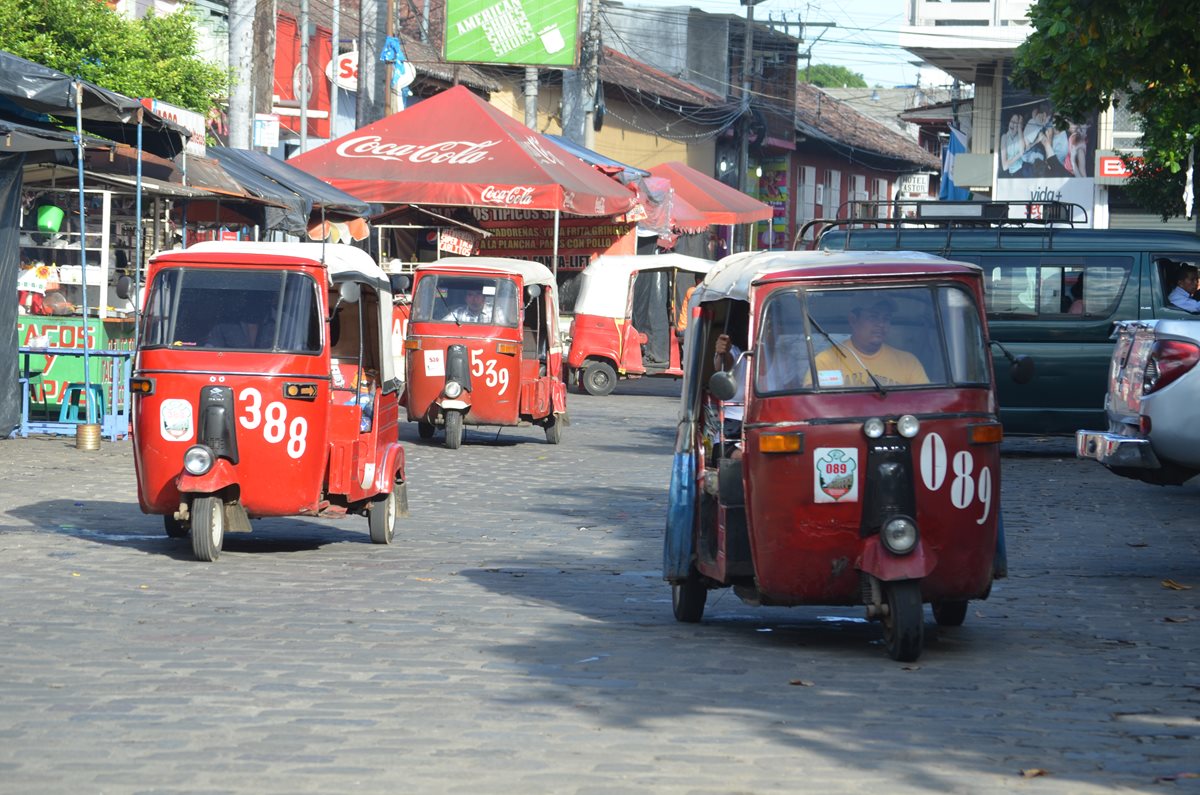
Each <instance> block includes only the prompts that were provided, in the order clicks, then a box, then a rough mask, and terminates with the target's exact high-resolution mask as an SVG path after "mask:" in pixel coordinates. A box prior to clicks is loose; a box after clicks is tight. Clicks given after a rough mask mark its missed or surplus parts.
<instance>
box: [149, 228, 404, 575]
mask: <svg viewBox="0 0 1200 795" xmlns="http://www.w3.org/2000/svg"><path fill="white" fill-rule="evenodd" d="M398 278H399V279H404V278H407V277H398ZM147 281H148V284H149V289H148V292H147V293H146V298H145V302H144V305H143V322H142V326H141V334H140V338H139V340H138V348H137V354H136V363H135V367H134V373H133V378H132V381H131V387H130V389H131V392H132V394H133V396H134V399H135V400H134V416H135V421H134V426H133V440H134V467H135V469H136V472H137V482H138V501H139V503H140V504H141V508H142V510H143V511H144V512H146V513H153V514H161V515H162V516H163V520H164V523H165V525H166V531H167V534H168V535H170V536H172V537H182V536H184V535H187V534H189V533H190V534H191V540H192V550H193V552H194V553H195V555H196V558H197V559H199V560H205V561H213V560H216V559H217V557H218V556H219V555H220V552H221V546H222V543H223V540H224V536H225V533H226V532H227V531H229V532H235V531H249V530H250V520H251V519H254V518H258V517H268V516H329V515H344V514H361V515H365V516H366V517H367V520H368V526H369V529H370V538H371V541H372V542H374V543H377V544H389V543H391V541H392V538H393V534H394V532H395V523H396V517H397V516H398V515H403V514H405V513H406V512H407V498H406V491H405V488H406V487H405V479H404V450H403V448H402V447H401V445H400V443H399V442H398V436H399V434H398V430H399V412H400V406H399V399H398V388H399V382H398V380H397V379H396V377H395V373H394V372H393V371H392V353H391V324H392V297H391V285H390V283H389V280H388V279H387V277H386V276H385V275H384V273H383V271H382V270H381V269H380V268H379V266H378V265H376V264H375V262H374V260H372V259H371V257H370V256H369V255H368V254H367V253H365V252H364V251H362V250H360V249H356V248H352V247H350V246H346V245H323V244H319V243H199V244H196V245H194V246H192V247H190V248H187V249H183V250H179V251H170V252H164V253H160V254H158V255H157V256H155V257H154V258H152V259H151V261H150V264H149V268H148V272H147Z"/></svg>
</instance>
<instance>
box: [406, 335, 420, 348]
mask: <svg viewBox="0 0 1200 795" xmlns="http://www.w3.org/2000/svg"><path fill="white" fill-rule="evenodd" d="M404 350H406V351H419V350H421V340H419V339H414V338H412V337H409V338H407V339H405V340H404Z"/></svg>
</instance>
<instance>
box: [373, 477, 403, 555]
mask: <svg viewBox="0 0 1200 795" xmlns="http://www.w3.org/2000/svg"><path fill="white" fill-rule="evenodd" d="M396 503H397V499H396V487H395V486H392V490H391V491H389V492H388V493H387V496H386V497H384V498H383V499H382V500H376V501H375V502H373V503H371V504H370V506H368V508H367V525H368V526H369V527H370V528H371V543H372V544H390V543H392V539H393V538H395V536H396V513H397V509H396Z"/></svg>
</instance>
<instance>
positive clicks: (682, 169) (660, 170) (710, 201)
mask: <svg viewBox="0 0 1200 795" xmlns="http://www.w3.org/2000/svg"><path fill="white" fill-rule="evenodd" d="M650 173H651V174H653V175H654V176H656V177H666V178H667V179H669V180H671V186H672V187H673V188H675V195H676V196H678V197H679V198H681V199H683V200H684V201H686V202H687V203H688V204H690V205H691V206H692V207H694V208H695V209H696V210H698V211H699V213H700V215H701V216H703V217H704V218H705V219H706V220H707V221H708V223H710V224H749V223H753V222H754V221H767V220H770V218H771V217H772V215H773V214H774V212H775V211H774V209H772V207H771V206H770V205H769V204H763V203H762V202H760V201H759V200H757V199H752V198H751V197H749V196H747V195H746V194H744V193H742V192H741V191H739V190H736V189H734V188H731V187H729V186H728V185H726V184H725V183H724V182H721V181H720V180H716V179H713V178H712V177H710V176H708V175H707V174H704V173H703V172H700V171H697V170H696V169H694V168H692V167H691V166H688V165H684V164H683V163H680V162H678V161H672V162H670V163H663V164H662V165H658V166H653V167H652V168H651V169H650ZM351 192H353V191H351Z"/></svg>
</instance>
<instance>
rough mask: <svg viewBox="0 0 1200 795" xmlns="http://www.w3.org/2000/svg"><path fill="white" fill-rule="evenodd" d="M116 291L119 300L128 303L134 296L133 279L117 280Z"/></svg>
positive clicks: (123, 278)
mask: <svg viewBox="0 0 1200 795" xmlns="http://www.w3.org/2000/svg"><path fill="white" fill-rule="evenodd" d="M114 289H115V290H116V293H117V298H120V299H122V300H124V301H128V300H129V297H130V296H131V295H133V279H131V278H129V277H128V276H122V277H121V278H119V279H117V283H116V285H114Z"/></svg>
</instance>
